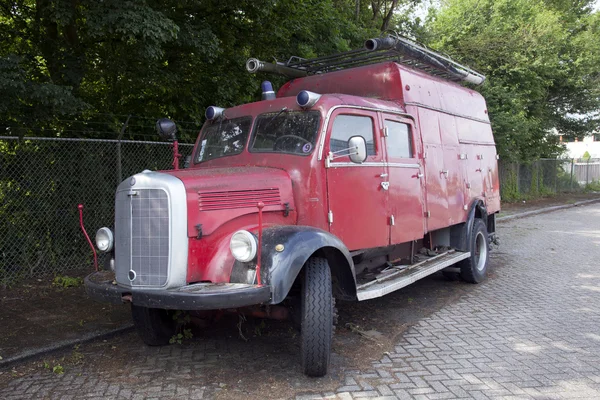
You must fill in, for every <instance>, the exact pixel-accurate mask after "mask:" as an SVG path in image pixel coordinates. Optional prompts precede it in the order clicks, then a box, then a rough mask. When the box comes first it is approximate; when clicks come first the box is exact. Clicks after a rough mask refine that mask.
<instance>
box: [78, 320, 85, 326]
mask: <svg viewBox="0 0 600 400" xmlns="http://www.w3.org/2000/svg"><path fill="white" fill-rule="evenodd" d="M84 322H85V321H84V320H82V319H81V320H79V324H78V325H79V326H81V327H83V323H84Z"/></svg>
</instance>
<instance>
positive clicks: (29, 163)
mask: <svg viewBox="0 0 600 400" xmlns="http://www.w3.org/2000/svg"><path fill="white" fill-rule="evenodd" d="M192 148H193V145H192V144H180V145H179V150H180V153H181V154H182V155H183V158H182V162H181V165H183V160H184V159H185V157H186V156H188V155H190V154H191V151H192ZM172 162H173V152H172V148H171V144H170V143H165V142H146V141H130V140H121V141H120V140H105V139H67V138H65V139H60V138H59V139H57V138H33V137H26V138H23V139H19V138H16V137H2V136H0V286H6V285H8V284H11V283H13V282H16V281H18V280H20V279H23V278H26V277H30V276H39V275H48V274H64V273H65V272H67V271H69V270H75V269H79V270H81V269H82V268H91V265H92V261H91V252H90V249H89V247H88V245H87V243H86V242H85V239H84V238H83V236H82V233H81V231H80V229H79V222H78V221H79V217H78V211H77V205H78V204H80V203H81V204H84V207H85V209H84V221H85V224H86V228H87V229H88V232H89V233H90V235H91V236H94V234H95V232H96V230H97V229H98V228H100V227H102V226H107V225H108V226H112V225H113V221H114V194H115V189H116V187H117V184H118V183H119V182H121V181H122V179H124V178H126V177H127V176H130V175H133V174H135V173H138V172H140V171H142V170H144V169H153V170H160V169H171V168H172V167H171V164H172ZM100 261H102V259H100Z"/></svg>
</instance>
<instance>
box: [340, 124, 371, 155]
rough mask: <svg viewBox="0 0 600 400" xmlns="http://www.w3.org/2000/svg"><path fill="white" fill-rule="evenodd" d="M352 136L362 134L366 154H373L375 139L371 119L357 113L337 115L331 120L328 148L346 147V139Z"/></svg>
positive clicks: (343, 148) (341, 148) (342, 148)
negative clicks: (365, 143) (365, 144)
mask: <svg viewBox="0 0 600 400" xmlns="http://www.w3.org/2000/svg"><path fill="white" fill-rule="evenodd" d="M352 136H362V137H364V138H365V141H366V142H367V155H369V156H373V155H375V140H374V135H373V119H371V118H370V117H361V116H358V115H338V116H337V117H336V118H335V120H334V121H333V127H332V128H331V139H330V140H329V150H330V151H332V152H336V151H341V150H345V149H347V148H348V139H350V138H351V137H352Z"/></svg>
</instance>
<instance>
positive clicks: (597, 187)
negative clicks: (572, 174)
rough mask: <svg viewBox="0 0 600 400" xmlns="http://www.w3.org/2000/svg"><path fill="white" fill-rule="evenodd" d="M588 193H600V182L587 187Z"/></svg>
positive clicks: (589, 184)
mask: <svg viewBox="0 0 600 400" xmlns="http://www.w3.org/2000/svg"><path fill="white" fill-rule="evenodd" d="M585 191H586V192H600V181H593V182H590V183H588V184H587V185H585Z"/></svg>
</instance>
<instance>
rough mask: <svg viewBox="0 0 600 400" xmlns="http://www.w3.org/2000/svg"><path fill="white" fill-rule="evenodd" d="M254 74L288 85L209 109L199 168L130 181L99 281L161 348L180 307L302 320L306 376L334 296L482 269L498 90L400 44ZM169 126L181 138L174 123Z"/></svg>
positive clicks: (262, 66)
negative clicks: (492, 97)
mask: <svg viewBox="0 0 600 400" xmlns="http://www.w3.org/2000/svg"><path fill="white" fill-rule="evenodd" d="M246 66H247V69H248V70H249V71H250V72H258V71H265V72H272V73H279V74H283V75H286V76H288V77H290V78H291V80H290V81H289V82H287V83H286V84H284V85H283V86H282V87H281V88H280V89H279V90H278V92H277V94H275V93H274V91H273V89H272V87H271V84H270V83H268V82H264V83H263V100H261V101H258V102H255V103H250V104H243V105H240V106H236V107H231V108H227V109H223V108H219V107H209V108H208V109H207V112H206V118H207V121H206V123H205V124H204V126H203V127H202V130H201V132H200V134H199V136H198V139H197V142H196V144H195V147H194V152H193V156H192V159H191V162H190V165H189V167H188V168H185V169H178V166H177V165H178V159H177V158H176V160H175V163H174V164H175V169H173V170H169V171H158V172H153V171H147V170H146V171H143V172H141V173H139V174H136V175H134V176H132V177H130V178H128V179H126V180H125V181H123V182H122V183H121V184H120V185H119V186H118V188H117V191H116V200H115V222H114V229H110V228H101V229H100V230H99V231H98V232H97V235H96V244H97V247H98V249H99V250H101V251H105V252H109V254H110V255H111V256H110V258H111V263H110V265H111V268H109V269H108V270H106V271H100V272H96V273H93V274H91V275H90V276H88V277H87V278H86V280H85V284H86V289H87V292H88V293H89V295H90V296H92V297H93V298H95V299H97V300H100V301H107V302H114V303H122V302H129V303H131V309H132V315H133V321H134V323H135V326H136V328H137V331H138V333H139V334H140V336H141V338H142V339H143V341H144V342H145V343H146V344H148V345H164V344H167V343H168V342H169V339H170V338H171V337H172V335H173V334H174V333H175V329H176V327H175V322H174V321H173V318H172V316H171V313H172V312H173V311H172V310H190V311H199V310H231V309H237V310H239V311H240V312H245V311H244V310H252V312H254V313H255V314H260V315H263V316H265V317H285V316H287V315H292V316H294V317H295V318H296V319H297V320H298V321H299V322H300V330H301V335H300V338H301V359H302V366H303V370H304V372H305V373H306V374H307V375H310V376H322V375H324V374H326V373H327V369H328V366H329V358H330V347H331V340H332V331H333V324H334V319H335V299H342V300H350V301H352V300H354V301H363V300H368V299H373V298H377V297H380V296H383V295H385V294H387V293H390V292H393V291H395V290H398V289H401V288H403V287H405V286H407V285H409V284H411V283H413V282H415V281H417V280H418V279H421V278H423V277H426V276H428V275H430V274H433V273H435V272H437V271H440V270H445V271H446V272H447V270H448V268H452V269H453V270H454V271H458V272H459V274H460V276H461V277H462V278H463V279H464V280H465V281H467V282H472V283H478V282H481V281H482V280H483V279H484V278H485V275H486V270H487V265H488V253H489V244H490V241H491V240H494V238H495V236H494V235H495V227H496V225H495V216H496V214H497V213H498V212H499V210H500V195H499V182H498V167H497V154H496V148H495V145H494V138H493V136H492V130H491V128H490V122H489V118H488V112H487V109H486V104H485V100H484V99H483V98H482V96H481V95H480V94H479V93H478V92H476V91H475V90H472V89H470V88H468V87H467V86H463V85H461V84H460V83H464V82H467V83H468V84H469V85H477V84H481V83H483V81H484V79H485V77H483V76H482V75H481V74H479V73H477V72H476V71H473V70H471V69H470V68H467V67H465V66H462V65H460V64H458V63H456V62H454V61H452V60H451V59H449V58H447V57H444V56H442V55H439V54H437V53H435V52H432V51H431V50H429V49H427V48H425V47H423V46H421V45H419V44H417V43H414V42H412V41H410V40H407V39H405V38H401V37H396V36H386V37H382V38H377V39H371V40H368V41H367V42H366V44H365V48H364V49H359V50H354V51H350V52H345V53H340V54H336V55H333V56H328V57H321V58H316V59H309V60H306V59H300V58H291V59H290V60H289V61H287V62H285V63H274V64H270V63H264V62H261V61H259V60H257V59H250V60H248V63H247V65H246ZM157 128H158V131H159V134H161V136H162V137H163V138H166V139H169V140H173V141H175V145H176V138H175V133H176V127H175V124H174V123H173V122H171V121H170V120H167V119H162V120H159V121H158V123H157ZM174 147H175V150H176V146H174ZM175 154H176V155H177V151H175ZM111 270H112V271H111ZM290 310H291V311H290Z"/></svg>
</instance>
